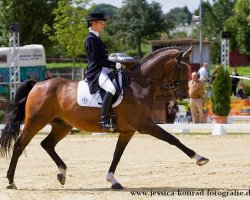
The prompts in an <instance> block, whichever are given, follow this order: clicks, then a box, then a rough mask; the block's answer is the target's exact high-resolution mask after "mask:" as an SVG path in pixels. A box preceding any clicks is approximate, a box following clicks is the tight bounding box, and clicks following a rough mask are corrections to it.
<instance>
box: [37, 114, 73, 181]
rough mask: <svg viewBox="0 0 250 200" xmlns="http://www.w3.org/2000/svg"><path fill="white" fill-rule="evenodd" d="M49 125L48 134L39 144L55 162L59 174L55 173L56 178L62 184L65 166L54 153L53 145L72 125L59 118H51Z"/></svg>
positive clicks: (64, 179)
mask: <svg viewBox="0 0 250 200" xmlns="http://www.w3.org/2000/svg"><path fill="white" fill-rule="evenodd" d="M51 126H52V130H51V132H50V134H49V135H48V136H47V137H46V138H45V139H44V140H43V141H42V142H41V146H42V147H43V148H44V149H45V151H46V152H47V153H48V154H49V155H50V157H51V158H52V159H53V160H54V162H55V163H56V165H57V167H58V169H59V174H57V179H58V181H59V182H60V183H61V184H62V185H64V184H65V181H66V170H67V166H66V165H65V163H64V162H63V161H62V159H61V158H60V157H59V155H58V154H57V153H56V151H55V146H56V144H57V143H58V142H59V141H60V140H62V139H63V138H64V137H65V136H66V135H67V134H68V133H69V132H70V131H71V130H72V128H73V127H72V126H70V125H68V124H66V123H65V122H64V121H63V120H61V119H55V120H53V122H52V123H51Z"/></svg>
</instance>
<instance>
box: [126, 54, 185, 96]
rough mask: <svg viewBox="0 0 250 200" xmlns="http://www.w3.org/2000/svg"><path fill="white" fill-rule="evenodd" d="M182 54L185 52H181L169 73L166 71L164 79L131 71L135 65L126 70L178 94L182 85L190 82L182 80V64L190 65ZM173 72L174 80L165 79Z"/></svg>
mask: <svg viewBox="0 0 250 200" xmlns="http://www.w3.org/2000/svg"><path fill="white" fill-rule="evenodd" d="M182 55H183V52H181V53H180V54H179V55H178V56H177V57H176V58H175V59H174V61H175V62H176V63H175V64H174V65H173V66H172V68H171V69H170V71H168V73H166V74H165V75H164V78H163V80H159V79H152V78H148V77H146V76H144V75H142V74H138V73H135V72H132V71H130V70H131V69H132V68H133V67H132V68H131V69H130V70H127V71H126V72H127V73H129V74H132V75H135V76H137V77H140V78H141V79H144V80H146V81H147V82H151V83H154V84H157V85H160V88H161V89H162V90H168V91H170V92H171V93H175V92H177V95H178V92H179V87H180V85H182V84H187V83H188V80H180V74H181V64H184V65H186V66H187V67H189V63H188V61H186V60H185V59H183V57H182ZM171 73H174V78H173V80H172V81H164V80H165V79H166V78H167V77H168V76H169V75H170V74H171Z"/></svg>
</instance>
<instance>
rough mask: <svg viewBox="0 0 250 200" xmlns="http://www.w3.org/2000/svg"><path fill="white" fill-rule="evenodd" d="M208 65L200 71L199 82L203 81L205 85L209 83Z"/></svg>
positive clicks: (204, 64) (204, 65) (205, 64)
mask: <svg viewBox="0 0 250 200" xmlns="http://www.w3.org/2000/svg"><path fill="white" fill-rule="evenodd" d="M207 69H208V64H207V63H203V66H202V67H201V68H200V69H199V71H198V74H199V80H200V81H203V82H204V83H205V82H207V81H208V79H209V78H208V71H207Z"/></svg>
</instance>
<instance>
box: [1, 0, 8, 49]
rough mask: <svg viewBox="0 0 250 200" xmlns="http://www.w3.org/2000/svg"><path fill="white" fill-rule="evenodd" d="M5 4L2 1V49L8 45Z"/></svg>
mask: <svg viewBox="0 0 250 200" xmlns="http://www.w3.org/2000/svg"><path fill="white" fill-rule="evenodd" d="M5 14H6V12H5V11H4V2H3V1H0V47H1V46H6V45H7V44H8V32H7V26H6V23H5V21H6V20H5Z"/></svg>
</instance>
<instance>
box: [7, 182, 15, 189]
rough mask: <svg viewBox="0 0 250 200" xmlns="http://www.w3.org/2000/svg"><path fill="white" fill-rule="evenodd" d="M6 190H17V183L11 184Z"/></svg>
mask: <svg viewBox="0 0 250 200" xmlns="http://www.w3.org/2000/svg"><path fill="white" fill-rule="evenodd" d="M6 189H12V190H16V189H17V187H16V185H15V183H12V184H9V185H8V186H7V187H6Z"/></svg>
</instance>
